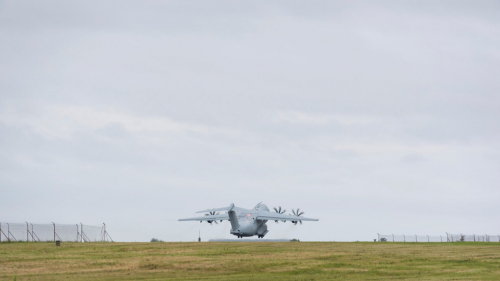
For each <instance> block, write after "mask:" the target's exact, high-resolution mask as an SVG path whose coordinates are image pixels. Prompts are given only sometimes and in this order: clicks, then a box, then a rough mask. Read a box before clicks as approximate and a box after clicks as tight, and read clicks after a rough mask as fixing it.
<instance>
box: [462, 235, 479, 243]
mask: <svg viewBox="0 0 500 281" xmlns="http://www.w3.org/2000/svg"><path fill="white" fill-rule="evenodd" d="M472 237H474V242H476V234H472ZM478 239H479V237H478ZM464 240H465V239H464Z"/></svg>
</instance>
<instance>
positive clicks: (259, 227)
mask: <svg viewBox="0 0 500 281" xmlns="http://www.w3.org/2000/svg"><path fill="white" fill-rule="evenodd" d="M261 210H262V211H267V212H269V208H267V206H266V205H264V204H260V205H259V206H257V207H256V208H255V209H251V210H250V209H244V208H237V209H236V210H231V211H229V212H228V215H229V221H230V222H231V230H230V233H231V234H232V235H234V236H237V237H238V238H241V237H251V236H255V235H257V236H258V237H259V238H263V237H264V236H265V235H266V234H267V233H268V232H269V231H268V230H267V225H266V223H267V220H258V219H256V217H257V215H258V214H259V211H261Z"/></svg>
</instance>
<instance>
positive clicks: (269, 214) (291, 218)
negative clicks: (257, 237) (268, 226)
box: [256, 212, 319, 221]
mask: <svg viewBox="0 0 500 281" xmlns="http://www.w3.org/2000/svg"><path fill="white" fill-rule="evenodd" d="M256 219H258V220H268V221H275V220H279V221H319V219H313V218H306V217H302V216H301V217H297V216H290V215H283V214H278V213H272V212H265V213H263V214H259V215H258V216H257V217H256Z"/></svg>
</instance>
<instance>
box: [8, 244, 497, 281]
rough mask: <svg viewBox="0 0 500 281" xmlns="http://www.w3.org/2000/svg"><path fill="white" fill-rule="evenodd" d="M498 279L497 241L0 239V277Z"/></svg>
mask: <svg viewBox="0 0 500 281" xmlns="http://www.w3.org/2000/svg"><path fill="white" fill-rule="evenodd" d="M165 279H174V280H175V279H178V280H332V279H340V280H342V279H348V280H389V279H393V280H394V279H415V280H500V243H479V242H476V243H467V242H455V243H390V242H387V243H380V242H378V243H375V242H359V243H358V242H356V243H339V242H282V243H279V242H278V243H276V242H274V243H273V242H228V243H196V242H192V243H62V245H61V246H60V247H56V246H55V244H54V243H0V280H165Z"/></svg>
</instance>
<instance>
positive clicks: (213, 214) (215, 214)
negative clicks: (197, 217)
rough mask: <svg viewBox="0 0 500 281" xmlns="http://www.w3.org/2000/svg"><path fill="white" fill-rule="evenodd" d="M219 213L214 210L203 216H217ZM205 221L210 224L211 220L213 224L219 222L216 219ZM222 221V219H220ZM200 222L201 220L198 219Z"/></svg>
mask: <svg viewBox="0 0 500 281" xmlns="http://www.w3.org/2000/svg"><path fill="white" fill-rule="evenodd" d="M218 215H219V212H217V213H215V212H209V213H208V214H205V216H218ZM207 222H208V223H209V224H210V225H212V223H213V222H215V224H219V223H218V222H217V221H216V220H207ZM221 222H222V220H221ZM200 223H201V221H200Z"/></svg>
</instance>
